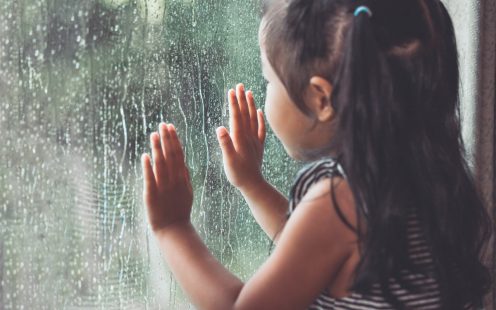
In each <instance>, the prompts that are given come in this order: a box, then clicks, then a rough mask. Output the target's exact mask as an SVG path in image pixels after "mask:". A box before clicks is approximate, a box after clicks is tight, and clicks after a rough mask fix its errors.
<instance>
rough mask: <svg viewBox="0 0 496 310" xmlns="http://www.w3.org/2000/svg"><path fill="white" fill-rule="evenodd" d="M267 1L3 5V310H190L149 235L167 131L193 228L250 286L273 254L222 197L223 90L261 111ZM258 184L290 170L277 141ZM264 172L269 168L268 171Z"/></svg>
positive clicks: (286, 177) (228, 195) (243, 208)
mask: <svg viewBox="0 0 496 310" xmlns="http://www.w3.org/2000/svg"><path fill="white" fill-rule="evenodd" d="M258 12H259V4H258V1H232V0H230V1H227V0H211V1H187V0H176V1H165V0H138V1H123V0H99V1H97V0H92V1H69V0H33V1H18V0H2V1H0V93H1V96H0V104H1V106H0V131H1V135H2V143H1V144H0V236H1V238H0V280H1V283H0V305H2V306H1V307H0V308H4V309H22V308H24V309H62V308H69V309H79V308H102V309H103V308H105V309H113V308H120V309H122V308H127V309H145V308H146V307H148V308H150V309H185V308H188V307H191V306H190V305H189V303H188V301H187V300H186V298H185V296H184V295H183V293H182V292H181V290H180V288H179V287H178V285H177V283H176V282H175V281H174V279H173V278H172V276H171V274H170V272H169V271H168V270H167V266H165V264H164V263H163V261H162V259H161V257H160V254H159V250H158V247H157V245H156V243H155V240H154V239H153V238H152V237H151V236H150V232H149V230H148V229H147V221H146V217H145V215H146V214H145V213H144V206H143V203H142V182H143V180H142V171H141V165H140V155H141V154H142V153H143V152H148V151H149V145H148V135H149V133H150V132H151V131H153V130H156V128H157V126H158V124H159V122H160V121H166V122H172V123H174V124H175V125H176V127H177V128H178V132H179V134H180V138H181V139H182V141H183V143H184V145H185V151H186V155H187V161H188V165H189V166H190V171H191V177H192V179H193V185H194V191H195V201H194V211H193V224H194V225H195V226H196V228H197V229H198V231H199V233H200V235H201V236H202V238H203V239H204V240H205V242H206V243H207V245H208V246H209V248H210V249H211V250H212V252H213V253H214V255H215V256H216V257H217V258H218V259H219V260H221V262H222V263H224V264H225V265H226V266H227V267H228V268H230V269H231V270H232V271H233V272H234V273H236V274H237V275H238V276H239V277H241V278H242V279H244V280H246V279H247V278H248V277H249V276H250V275H251V274H253V272H254V271H255V270H256V269H257V268H258V266H259V265H260V264H261V263H262V262H263V261H264V259H265V258H266V257H267V255H268V248H269V239H268V238H267V237H266V235H265V234H264V233H263V231H262V230H261V229H260V228H259V226H258V224H257V223H256V222H255V221H254V219H253V217H252V215H251V213H250V211H249V209H248V206H247V205H246V203H245V202H244V200H243V199H242V196H241V195H240V194H239V192H238V191H237V190H236V189H235V188H233V187H231V186H230V185H229V183H228V182H227V180H226V178H225V175H224V171H223V167H222V158H221V152H220V148H219V146H218V142H217V139H216V136H215V129H216V128H217V127H218V126H220V125H225V126H228V113H227V112H228V110H227V102H226V93H227V90H228V89H229V88H231V87H234V86H235V84H236V83H238V82H244V83H245V85H246V88H247V89H252V90H253V91H254V94H255V99H256V103H257V106H259V107H262V103H263V102H264V90H265V85H264V82H263V79H262V76H261V70H260V63H259V49H258V43H257V31H258V23H259V17H258V16H259V13H258ZM266 143H267V149H266V153H265V162H264V174H265V176H266V177H267V178H268V179H269V180H270V181H271V182H272V183H274V184H275V185H276V186H277V187H278V188H279V189H280V190H281V191H282V192H283V193H284V192H287V191H288V189H289V182H290V180H291V179H292V177H293V173H294V172H295V169H296V168H295V164H294V163H293V162H292V161H291V160H290V159H289V158H288V157H287V155H286V153H285V152H284V149H283V148H282V146H281V145H280V144H279V142H278V141H277V140H276V138H275V137H274V136H273V135H272V134H271V132H270V129H269V132H268V136H267V142H266ZM269 162H270V165H269V164H267V163H269Z"/></svg>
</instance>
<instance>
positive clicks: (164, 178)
mask: <svg viewBox="0 0 496 310" xmlns="http://www.w3.org/2000/svg"><path fill="white" fill-rule="evenodd" d="M159 130H160V135H159V134H158V133H157V132H154V133H152V134H151V135H150V140H151V146H152V155H153V167H152V164H151V160H150V156H149V155H148V154H143V156H142V157H141V159H142V164H143V175H144V201H145V204H146V207H147V210H148V221H149V222H150V225H151V228H152V230H153V232H154V233H157V232H159V231H161V230H164V229H166V228H168V227H171V225H172V224H189V223H190V215H191V207H192V204H193V189H192V186H191V181H190V177H189V172H188V167H187V166H186V164H185V162H184V153H183V150H182V146H181V142H180V141H179V138H178V137H177V133H176V130H175V128H174V126H173V125H172V124H169V125H167V124H165V123H161V124H160V126H159Z"/></svg>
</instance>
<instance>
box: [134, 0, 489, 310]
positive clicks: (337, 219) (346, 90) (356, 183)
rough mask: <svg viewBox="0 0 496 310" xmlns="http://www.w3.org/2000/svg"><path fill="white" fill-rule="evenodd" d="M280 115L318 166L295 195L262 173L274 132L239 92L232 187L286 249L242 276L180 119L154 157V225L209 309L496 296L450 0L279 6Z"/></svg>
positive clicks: (264, 54) (458, 303) (272, 115)
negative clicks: (204, 235) (220, 256)
mask: <svg viewBox="0 0 496 310" xmlns="http://www.w3.org/2000/svg"><path fill="white" fill-rule="evenodd" d="M259 42H260V47H261V60H262V64H263V71H264V76H265V79H266V80H267V81H268V85H267V94H266V102H265V114H266V117H267V120H268V122H269V125H270V126H271V128H272V129H273V131H274V133H275V134H276V136H277V137H278V138H279V139H280V140H281V142H282V144H283V145H284V147H285V149H286V151H287V152H288V154H289V155H290V156H291V157H293V158H294V159H297V160H302V161H306V162H307V164H306V166H304V167H303V168H302V169H301V171H299V173H298V175H297V176H296V179H295V181H294V184H293V186H292V188H291V191H290V193H289V200H288V199H286V198H285V197H284V195H282V194H281V193H280V192H278V191H277V190H276V189H275V188H273V187H272V186H271V185H269V184H268V183H267V182H266V181H265V180H264V179H263V177H262V173H261V163H262V154H263V146H264V140H265V124H264V117H263V113H262V111H261V110H257V109H256V107H255V104H254V99H253V94H252V92H251V91H247V92H245V89H244V87H243V85H242V84H238V85H237V87H236V90H233V89H231V90H230V91H229V93H228V99H229V110H230V126H229V127H230V131H229V132H228V131H227V130H226V128H225V127H219V128H218V129H217V137H218V140H219V143H220V147H221V149H222V155H223V161H224V168H225V172H226V175H227V178H228V180H229V181H230V183H231V184H232V185H233V186H235V187H237V188H238V189H239V190H240V191H241V193H242V194H243V196H244V198H245V199H246V201H247V203H248V205H249V207H250V208H251V210H252V213H253V215H254V217H255V219H256V220H257V221H258V223H260V225H261V227H262V228H263V230H264V231H265V232H266V233H267V234H268V235H269V236H270V237H271V239H272V240H273V242H274V243H275V244H276V246H275V249H274V251H273V253H271V255H270V256H269V258H268V259H267V261H266V262H265V263H264V264H263V265H262V266H261V267H260V269H259V270H258V271H257V272H256V273H255V274H254V275H253V276H252V277H251V279H249V281H247V282H246V283H243V282H242V281H240V280H239V279H238V278H237V277H236V276H234V275H233V274H232V273H230V272H229V271H228V270H226V269H225V268H224V267H223V266H222V265H221V264H220V263H219V262H218V261H217V260H216V259H215V258H214V257H213V256H212V255H211V253H210V252H209V250H208V249H207V247H206V246H205V244H204V243H203V242H202V240H201V239H200V238H199V236H198V234H197V233H196V231H195V229H194V227H193V225H192V224H191V221H190V213H191V207H192V201H193V193H192V187H191V183H190V178H189V174H188V169H187V167H186V165H185V160H184V154H183V151H182V146H181V143H180V141H179V139H178V136H177V133H176V131H175V129H174V126H173V125H172V124H164V123H162V124H160V126H159V132H155V133H152V134H151V137H150V138H151V142H152V155H153V159H154V162H153V165H152V163H151V159H150V157H149V156H148V155H147V154H144V155H143V157H142V162H143V170H144V179H145V188H144V198H145V203H146V206H147V212H148V219H149V222H150V225H151V228H152V230H153V232H154V234H155V236H156V237H157V239H158V242H159V243H160V248H161V250H162V254H163V255H164V257H165V259H166V261H167V264H168V265H169V267H170V269H171V270H172V272H173V274H174V276H175V277H176V279H177V281H178V282H179V283H180V285H181V287H182V289H183V290H184V291H185V292H186V293H187V295H188V296H189V297H190V298H191V300H192V302H193V303H194V304H195V305H196V306H197V307H198V308H200V309H450V310H451V309H475V308H477V307H480V306H481V300H482V298H483V296H484V294H485V293H486V292H487V291H488V289H489V287H490V279H489V278H488V274H489V273H488V270H487V269H486V268H485V267H484V265H483V264H482V262H481V260H482V259H481V255H482V254H483V251H484V246H485V243H486V241H487V238H488V236H489V233H490V223H489V222H488V221H489V217H488V216H487V214H486V211H485V209H484V207H483V205H482V202H481V199H480V197H479V194H478V192H477V190H476V187H475V185H474V180H473V177H472V175H471V173H470V170H469V168H468V166H467V162H466V160H465V158H464V156H463V153H464V148H463V143H462V140H461V135H460V123H459V99H458V83H459V74H458V63H457V48H456V41H455V36H454V31H453V25H452V21H451V18H450V16H449V14H448V12H447V10H446V8H445V6H444V5H443V3H442V2H440V1H438V0H382V1H381V0H376V1H354V0H312V1H310V0H266V1H265V2H264V5H263V17H262V22H261V25H260V32H259Z"/></svg>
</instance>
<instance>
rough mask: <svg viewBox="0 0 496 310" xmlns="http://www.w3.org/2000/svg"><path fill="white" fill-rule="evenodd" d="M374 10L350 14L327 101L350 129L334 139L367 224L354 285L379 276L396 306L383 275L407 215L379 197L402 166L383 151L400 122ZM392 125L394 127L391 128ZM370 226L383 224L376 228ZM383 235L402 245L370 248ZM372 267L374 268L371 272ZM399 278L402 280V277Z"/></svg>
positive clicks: (393, 265) (393, 141) (361, 287)
mask: <svg viewBox="0 0 496 310" xmlns="http://www.w3.org/2000/svg"><path fill="white" fill-rule="evenodd" d="M354 9H356V8H354ZM373 12H374V11H373V10H372V16H369V15H368V14H365V13H363V12H362V13H359V14H357V15H356V16H355V15H354V17H353V18H352V21H351V25H350V28H349V30H348V33H347V37H346V39H345V44H344V47H343V49H344V58H343V61H342V62H341V67H340V69H339V71H338V73H337V75H336V77H335V80H334V83H333V85H335V86H334V90H333V93H332V98H331V102H332V103H333V104H334V108H335V109H336V110H337V113H338V115H339V127H340V129H339V131H340V132H343V133H349V134H348V135H341V136H340V137H338V139H339V138H341V139H346V141H336V143H338V144H339V145H340V146H341V154H340V163H341V164H342V166H343V168H344V170H345V171H346V172H347V176H348V182H349V185H350V188H351V190H352V191H353V195H354V197H355V203H356V212H357V215H358V218H359V219H360V218H362V217H363V218H364V219H365V220H366V222H367V223H368V225H367V227H369V230H368V231H367V233H366V236H365V239H364V240H363V241H364V242H362V243H361V245H365V247H364V248H361V251H362V252H363V253H362V257H363V258H364V259H362V261H361V262H360V264H359V266H358V268H357V271H356V280H355V285H354V289H355V290H357V291H367V290H368V289H370V285H371V284H372V283H374V282H376V281H379V282H380V284H381V287H382V290H383V293H384V294H385V296H386V297H387V299H388V300H390V302H391V303H392V305H393V306H395V308H398V309H399V308H401V304H400V303H399V302H398V301H397V300H396V298H395V296H393V295H392V294H391V293H390V289H389V287H388V280H389V279H388V278H389V275H390V274H391V273H392V272H391V271H392V270H391V269H399V266H398V265H397V262H398V261H394V260H392V258H393V257H398V256H399V255H398V254H400V255H401V253H407V248H406V247H405V245H406V244H407V239H406V235H405V233H404V232H401V231H398V229H395V228H398V227H406V221H407V218H406V214H405V212H397V210H396V209H394V208H393V205H392V203H393V201H390V202H389V203H388V204H383V203H384V199H391V200H392V199H394V194H395V193H394V192H393V191H395V190H397V189H396V188H395V187H394V186H393V183H392V181H393V180H392V179H388V178H387V176H390V175H392V173H393V172H396V173H398V172H400V171H401V166H400V165H399V164H400V163H399V162H397V158H398V157H397V156H396V155H397V154H390V153H388V151H390V150H394V149H396V148H397V147H399V144H400V143H401V141H399V140H398V137H399V136H401V135H402V133H401V131H402V130H401V125H402V124H400V123H396V124H393V122H394V120H395V119H397V118H395V117H394V113H395V111H396V110H398V108H397V107H396V106H395V102H394V97H393V89H392V85H393V81H392V77H391V72H390V69H389V65H388V61H387V59H386V56H385V55H384V53H383V51H382V50H381V49H380V47H379V45H378V42H377V41H378V40H377V38H376V34H375V32H374V20H373V19H374V16H373ZM391 128H395V129H397V130H398V131H396V132H394V131H392V130H390V129H391ZM385 176H386V177H385ZM396 194H400V193H396ZM358 223H359V225H358V229H357V231H358V233H359V239H360V240H362V239H363V238H364V236H361V235H360V232H361V231H362V230H361V227H360V226H361V224H360V223H361V221H360V220H359V221H358ZM375 227H385V229H381V230H380V231H378V230H376V229H374V228H375ZM390 231H395V234H394V235H391V234H388V233H383V232H390ZM388 238H395V239H397V240H398V238H399V240H402V242H394V244H397V245H398V244H399V245H401V247H402V248H401V249H398V248H397V249H395V252H396V253H394V255H391V254H393V253H388V254H389V255H385V256H384V255H377V254H379V253H380V252H379V251H375V252H374V251H370V250H371V249H373V248H376V249H378V248H382V247H384V244H392V243H390V242H388ZM383 250H384V251H387V250H388V249H383ZM381 252H382V251H381ZM382 254H386V253H384V252H382ZM402 256H404V255H402ZM384 259H387V260H386V261H384ZM407 259H408V258H407V257H405V256H404V257H402V260H403V263H404V264H402V265H408V262H407V261H406V260H407ZM388 269H389V270H388ZM371 270H374V271H375V272H374V273H370V272H369V271H371ZM386 275H387V276H386ZM399 282H402V281H401V279H399ZM405 285H406V283H405Z"/></svg>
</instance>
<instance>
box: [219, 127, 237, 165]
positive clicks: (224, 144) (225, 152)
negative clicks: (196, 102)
mask: <svg viewBox="0 0 496 310" xmlns="http://www.w3.org/2000/svg"><path fill="white" fill-rule="evenodd" d="M216 133H217V140H218V141H219V144H220V149H221V151H222V157H223V161H224V162H226V160H227V159H228V158H230V157H231V156H233V155H234V154H235V153H236V150H235V148H234V145H233V142H232V140H231V137H230V136H229V132H227V129H226V128H225V127H224V126H221V127H218V128H217V130H216Z"/></svg>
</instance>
